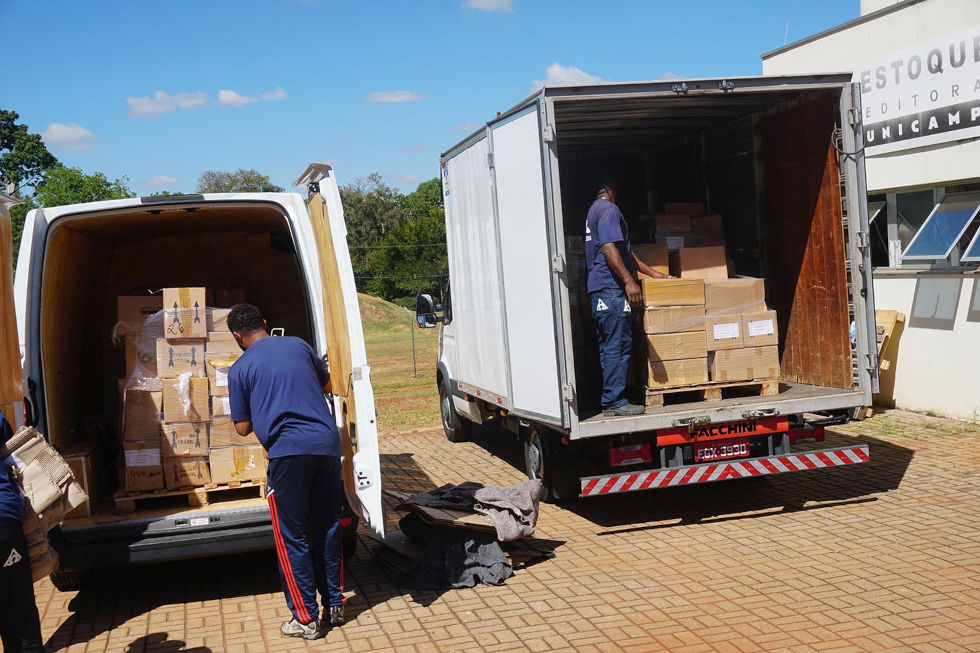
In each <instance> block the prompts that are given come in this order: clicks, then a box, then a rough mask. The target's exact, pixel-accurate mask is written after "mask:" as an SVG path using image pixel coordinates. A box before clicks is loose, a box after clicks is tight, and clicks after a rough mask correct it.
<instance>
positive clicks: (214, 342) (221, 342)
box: [204, 331, 242, 355]
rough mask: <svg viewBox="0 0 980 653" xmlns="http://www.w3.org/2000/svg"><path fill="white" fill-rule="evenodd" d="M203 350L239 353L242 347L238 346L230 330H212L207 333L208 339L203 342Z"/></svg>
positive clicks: (218, 352) (213, 352) (212, 352)
mask: <svg viewBox="0 0 980 653" xmlns="http://www.w3.org/2000/svg"><path fill="white" fill-rule="evenodd" d="M204 347H205V351H206V352H207V353H209V354H238V355H241V353H242V348H241V347H239V346H238V342H237V341H236V340H235V336H233V335H231V333H230V332H228V331H225V332H223V333H222V332H221V331H212V332H211V333H209V334H208V339H207V341H206V342H205V343H204Z"/></svg>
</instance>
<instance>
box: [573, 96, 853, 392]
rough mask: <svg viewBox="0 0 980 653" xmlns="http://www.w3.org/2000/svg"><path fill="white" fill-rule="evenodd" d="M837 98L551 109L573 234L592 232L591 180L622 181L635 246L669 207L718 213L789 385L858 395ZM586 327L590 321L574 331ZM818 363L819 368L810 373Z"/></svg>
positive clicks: (585, 101) (603, 100)
mask: <svg viewBox="0 0 980 653" xmlns="http://www.w3.org/2000/svg"><path fill="white" fill-rule="evenodd" d="M839 103H840V90H839V89H834V90H827V89H813V90H812V91H808V92H806V93H805V94H804V95H803V96H802V97H801V96H800V95H799V94H795V95H794V96H793V97H791V96H790V95H787V94H785V93H780V92H779V91H778V90H773V91H758V92H744V93H738V92H735V93H730V94H728V95H727V96H725V99H721V98H719V97H718V95H717V94H711V95H710V96H706V95H695V94H691V95H672V96H655V97H651V96H647V97H635V96H634V97H629V98H616V97H599V98H594V97H593V98H574V99H564V98H562V99H559V100H556V101H555V103H554V114H555V117H554V119H555V129H556V140H557V153H558V154H557V158H558V165H559V174H560V179H561V208H562V216H563V218H562V222H563V229H564V232H565V235H567V236H575V237H582V236H583V235H584V224H585V215H586V213H587V212H588V208H589V205H590V204H591V202H592V201H593V200H594V198H595V185H596V184H595V180H596V174H597V171H603V172H606V173H609V174H612V175H613V177H614V178H615V179H616V182H617V186H618V189H617V204H619V206H620V208H621V209H622V210H623V213H624V215H625V216H626V218H627V220H628V221H629V222H630V228H631V235H632V240H633V242H654V228H653V220H651V219H649V218H650V216H652V215H654V214H657V213H662V212H663V208H664V203H665V202H703V203H704V205H705V211H706V213H707V214H721V216H722V218H723V223H724V231H725V237H726V242H727V247H728V254H729V256H730V257H731V258H732V259H733V260H734V267H735V273H736V274H738V275H746V276H754V277H763V278H765V279H766V295H767V299H768V302H769V304H770V307H771V308H773V309H775V310H776V311H777V314H778V315H779V320H778V322H779V347H780V359H781V378H782V380H784V381H792V382H797V383H805V384H813V385H819V386H828V387H835V388H846V389H850V388H852V387H854V384H855V377H854V372H853V369H852V347H851V343H850V340H849V325H850V320H851V317H850V315H849V306H848V305H847V303H846V302H844V301H841V300H840V299H839V298H842V297H847V296H848V295H847V293H846V288H844V287H846V285H847V276H846V272H845V268H846V265H845V262H844V261H845V258H846V250H845V234H844V220H843V210H842V196H841V195H842V190H841V177H840V167H839V166H840V162H839V160H838V156H839V155H838V153H837V152H836V151H835V149H834V146H833V142H832V138H833V133H834V129H835V128H836V127H837V126H838V125H839V114H840V107H839ZM573 328H582V329H585V330H586V334H587V337H589V333H590V332H591V330H592V326H591V323H588V324H584V325H573ZM815 362H816V364H815Z"/></svg>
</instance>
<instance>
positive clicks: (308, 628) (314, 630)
mask: <svg viewBox="0 0 980 653" xmlns="http://www.w3.org/2000/svg"><path fill="white" fill-rule="evenodd" d="M280 630H281V631H282V634H283V635H285V636H286V637H300V638H302V639H320V638H321V637H323V635H324V632H323V628H322V627H321V626H320V620H319V619H314V620H313V621H311V622H310V623H308V624H301V623H300V622H298V621H296V619H290V620H289V621H286V622H284V623H283V624H282V628H280Z"/></svg>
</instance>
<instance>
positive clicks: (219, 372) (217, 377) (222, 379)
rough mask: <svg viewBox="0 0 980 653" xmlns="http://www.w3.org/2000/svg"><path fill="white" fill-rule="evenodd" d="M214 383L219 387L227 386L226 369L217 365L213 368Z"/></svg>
mask: <svg viewBox="0 0 980 653" xmlns="http://www.w3.org/2000/svg"><path fill="white" fill-rule="evenodd" d="M214 384H215V385H216V386H218V387H219V388H227V387H228V370H227V369H226V368H223V367H219V368H217V369H215V370H214Z"/></svg>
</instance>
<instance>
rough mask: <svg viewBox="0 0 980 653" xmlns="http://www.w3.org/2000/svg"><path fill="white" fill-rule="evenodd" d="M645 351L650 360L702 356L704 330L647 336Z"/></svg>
mask: <svg viewBox="0 0 980 653" xmlns="http://www.w3.org/2000/svg"><path fill="white" fill-rule="evenodd" d="M647 352H648V355H649V358H650V360H651V361H673V360H680V359H684V358H704V357H705V356H707V355H708V350H707V349H706V348H705V340H704V331H689V332H687V333H661V334H657V335H652V336H647Z"/></svg>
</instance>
